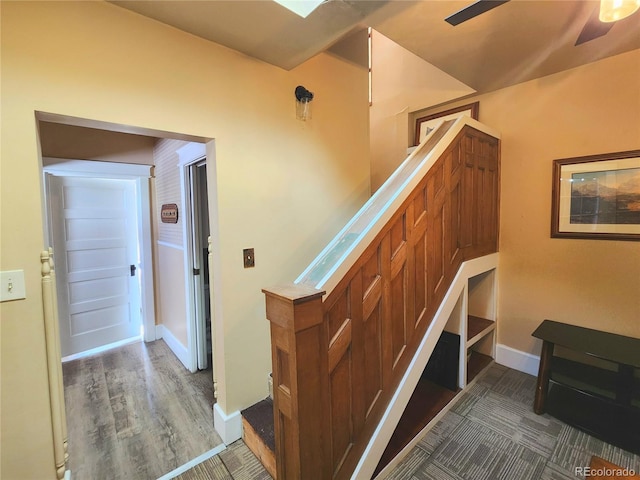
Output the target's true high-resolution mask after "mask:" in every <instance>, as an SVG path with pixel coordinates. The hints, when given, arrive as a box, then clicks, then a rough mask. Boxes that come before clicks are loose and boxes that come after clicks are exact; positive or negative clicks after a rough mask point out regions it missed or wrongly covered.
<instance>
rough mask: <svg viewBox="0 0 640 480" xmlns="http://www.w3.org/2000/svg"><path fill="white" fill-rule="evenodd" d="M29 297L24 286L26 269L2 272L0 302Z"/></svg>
mask: <svg viewBox="0 0 640 480" xmlns="http://www.w3.org/2000/svg"><path fill="white" fill-rule="evenodd" d="M24 298H27V295H26V292H25V286H24V270H8V271H5V272H0V302H9V301H11V300H22V299H24Z"/></svg>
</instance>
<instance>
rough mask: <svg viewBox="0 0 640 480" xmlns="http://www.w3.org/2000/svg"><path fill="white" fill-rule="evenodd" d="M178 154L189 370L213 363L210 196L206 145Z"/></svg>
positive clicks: (191, 147) (192, 144)
mask: <svg viewBox="0 0 640 480" xmlns="http://www.w3.org/2000/svg"><path fill="white" fill-rule="evenodd" d="M177 154H178V156H179V158H180V176H181V180H182V182H181V189H182V202H183V205H184V206H185V210H186V211H185V217H186V218H185V224H184V228H183V236H184V240H183V243H184V245H186V248H185V250H184V255H185V283H186V285H187V322H188V323H187V337H188V338H187V341H188V344H189V345H188V349H189V353H190V360H191V364H192V368H191V370H192V371H195V370H196V369H198V370H204V369H207V368H210V367H212V366H213V355H212V345H213V342H212V328H211V296H210V291H211V285H210V284H209V278H210V275H209V239H210V233H211V232H210V226H209V206H208V203H209V196H208V187H207V157H206V151H205V146H204V145H203V144H198V143H189V144H187V145H185V146H184V147H182V148H179V149H178V150H177Z"/></svg>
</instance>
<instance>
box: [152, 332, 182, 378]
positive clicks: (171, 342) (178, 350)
mask: <svg viewBox="0 0 640 480" xmlns="http://www.w3.org/2000/svg"><path fill="white" fill-rule="evenodd" d="M158 332H159V333H160V335H158ZM156 337H157V338H159V339H160V338H162V339H163V340H164V343H166V344H167V345H168V346H169V348H170V349H171V351H172V352H173V353H174V354H175V356H176V357H178V360H180V361H181V362H182V364H183V365H184V367H185V368H186V369H187V370H189V363H190V362H189V351H188V350H187V347H185V346H184V345H182V343H180V341H179V340H178V339H177V338H176V337H174V336H173V333H171V330H169V329H168V328H165V327H164V325H157V326H156Z"/></svg>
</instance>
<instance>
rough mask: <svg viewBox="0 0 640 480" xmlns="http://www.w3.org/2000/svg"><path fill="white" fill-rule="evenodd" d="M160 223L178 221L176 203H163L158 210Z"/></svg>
mask: <svg viewBox="0 0 640 480" xmlns="http://www.w3.org/2000/svg"><path fill="white" fill-rule="evenodd" d="M160 219H161V220H162V223H178V205H176V204H175V203H165V204H164V205H162V210H161V211H160Z"/></svg>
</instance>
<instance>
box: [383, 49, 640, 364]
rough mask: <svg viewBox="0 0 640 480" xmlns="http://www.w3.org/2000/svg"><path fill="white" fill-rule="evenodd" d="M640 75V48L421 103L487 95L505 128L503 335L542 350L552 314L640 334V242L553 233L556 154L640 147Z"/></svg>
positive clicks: (484, 106) (492, 118)
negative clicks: (540, 335) (543, 328)
mask: <svg viewBox="0 0 640 480" xmlns="http://www.w3.org/2000/svg"><path fill="white" fill-rule="evenodd" d="M638 79H640V50H635V51H632V52H628V53H625V54H622V55H618V56H615V57H610V58H607V59H604V60H601V61H599V62H596V63H591V64H588V65H584V66H582V67H579V68H575V69H572V70H569V71H566V72H562V73H558V74H554V75H550V76H548V77H544V78H541V79H539V80H534V81H530V82H526V83H523V84H520V85H515V86H512V87H509V88H505V89H502V90H498V91H495V92H492V93H488V94H485V95H480V96H476V97H472V98H466V99H465V100H464V101H459V102H456V103H451V104H449V105H446V106H443V107H439V108H438V109H432V110H431V112H429V111H428V110H427V111H425V112H421V113H432V112H434V111H438V110H444V109H448V108H451V107H455V106H458V105H461V104H467V103H470V102H473V101H476V100H478V101H479V102H480V121H481V122H482V123H485V124H486V125H489V126H491V127H493V128H495V129H497V130H498V131H499V132H501V134H502V177H501V189H500V191H501V199H500V204H501V220H500V273H499V312H498V314H499V315H498V321H499V324H498V325H499V326H498V343H501V344H504V345H507V346H509V347H512V348H515V349H517V350H521V351H525V352H530V353H532V354H535V355H539V353H540V344H539V343H538V342H537V341H535V340H534V339H533V338H532V337H531V332H533V330H534V329H535V328H536V327H537V325H538V324H539V323H540V322H541V321H542V320H544V319H553V320H557V321H561V322H566V323H571V324H577V325H582V326H585V327H589V328H595V329H600V330H606V331H610V332H616V333H620V334H623V335H628V336H633V337H640V323H639V322H638V318H639V316H640V245H639V244H638V243H637V242H623V241H602V240H571V239H551V238H550V224H551V172H552V162H553V160H554V159H557V158H567V157H579V156H585V155H593V154H600V153H607V152H618V151H625V150H633V149H640V89H639V88H638ZM371 135H372V136H373V135H374V132H373V131H372V132H371ZM390 168H393V165H392V164H391V163H389V164H385V165H382V164H380V165H375V164H372V176H375V173H373V172H379V171H387V170H389V169H390Z"/></svg>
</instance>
